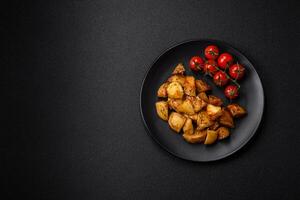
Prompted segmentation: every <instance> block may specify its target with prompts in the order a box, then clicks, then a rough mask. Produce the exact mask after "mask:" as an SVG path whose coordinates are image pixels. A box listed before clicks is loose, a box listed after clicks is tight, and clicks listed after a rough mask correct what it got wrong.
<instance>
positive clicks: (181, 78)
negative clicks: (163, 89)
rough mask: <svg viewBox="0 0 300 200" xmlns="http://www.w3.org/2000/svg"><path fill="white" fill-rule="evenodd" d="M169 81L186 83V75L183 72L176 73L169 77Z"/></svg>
mask: <svg viewBox="0 0 300 200" xmlns="http://www.w3.org/2000/svg"><path fill="white" fill-rule="evenodd" d="M168 82H170V83H172V82H178V83H180V84H181V85H184V83H185V76H184V75H181V74H175V75H173V76H171V77H170V78H168Z"/></svg>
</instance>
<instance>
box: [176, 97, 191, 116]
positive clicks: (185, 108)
mask: <svg viewBox="0 0 300 200" xmlns="http://www.w3.org/2000/svg"><path fill="white" fill-rule="evenodd" d="M177 110H178V111H179V112H181V113H185V114H188V115H193V114H195V111H194V107H193V104H192V102H191V101H190V100H188V99H186V100H184V101H183V102H182V104H180V105H179V106H178V107H177Z"/></svg>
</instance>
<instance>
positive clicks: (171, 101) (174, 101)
mask: <svg viewBox="0 0 300 200" xmlns="http://www.w3.org/2000/svg"><path fill="white" fill-rule="evenodd" d="M167 102H168V104H169V108H170V109H173V110H175V111H176V112H179V111H178V106H179V105H181V104H182V102H183V100H182V99H171V98H168V101H167Z"/></svg>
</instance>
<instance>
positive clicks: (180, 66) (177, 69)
mask: <svg viewBox="0 0 300 200" xmlns="http://www.w3.org/2000/svg"><path fill="white" fill-rule="evenodd" d="M184 72H185V69H184V66H183V64H182V63H179V64H178V65H177V66H176V67H175V69H174V71H173V72H172V74H181V75H183V74H184Z"/></svg>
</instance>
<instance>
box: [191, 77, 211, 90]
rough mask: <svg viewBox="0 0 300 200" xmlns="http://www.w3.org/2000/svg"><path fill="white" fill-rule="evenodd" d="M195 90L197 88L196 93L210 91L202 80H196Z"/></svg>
mask: <svg viewBox="0 0 300 200" xmlns="http://www.w3.org/2000/svg"><path fill="white" fill-rule="evenodd" d="M195 83H196V88H197V92H199V93H200V92H206V91H209V90H211V87H210V86H209V85H208V84H207V83H206V82H205V81H203V80H196V81H195Z"/></svg>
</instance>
